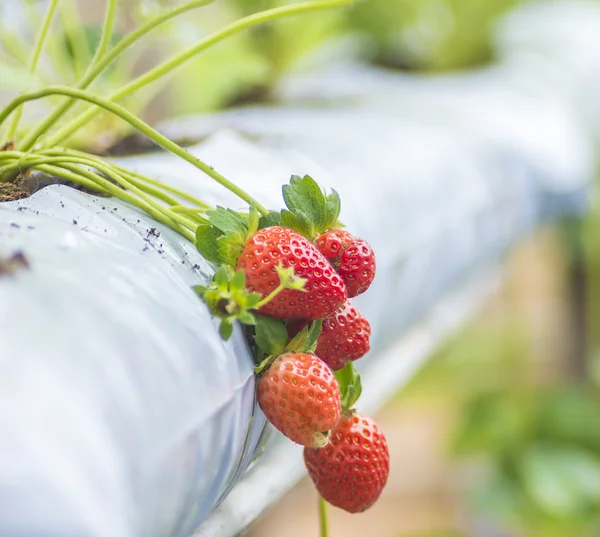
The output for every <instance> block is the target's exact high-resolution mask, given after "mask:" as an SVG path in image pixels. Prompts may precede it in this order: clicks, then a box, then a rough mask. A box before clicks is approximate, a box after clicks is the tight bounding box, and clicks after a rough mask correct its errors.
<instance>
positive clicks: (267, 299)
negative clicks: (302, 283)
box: [254, 283, 285, 310]
mask: <svg viewBox="0 0 600 537" xmlns="http://www.w3.org/2000/svg"><path fill="white" fill-rule="evenodd" d="M284 289H285V287H284V285H283V284H281V283H280V284H279V285H278V286H277V287H276V288H275V289H273V291H271V292H270V293H269V294H268V295H267V296H266V297H265V298H263V299H262V300H261V301H260V302H259V303H258V304H256V306H254V309H256V310H259V309H260V308H262V307H263V306H264V305H265V304H268V303H269V302H271V300H273V299H274V298H275V297H276V296H277V295H278V294H279V293H281V291H283V290H284Z"/></svg>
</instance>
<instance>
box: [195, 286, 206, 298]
mask: <svg viewBox="0 0 600 537" xmlns="http://www.w3.org/2000/svg"><path fill="white" fill-rule="evenodd" d="M192 289H193V290H194V291H195V292H196V293H197V294H198V295H200V296H204V294H205V293H206V291H208V287H206V285H192Z"/></svg>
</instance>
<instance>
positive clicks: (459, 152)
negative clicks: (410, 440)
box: [0, 13, 600, 537]
mask: <svg viewBox="0 0 600 537" xmlns="http://www.w3.org/2000/svg"><path fill="white" fill-rule="evenodd" d="M585 16H586V17H587V16H588V14H587V13H586V15H585ZM599 20H600V17H599ZM507 39H508V38H507ZM598 41H599V42H600V38H598ZM332 73H333V74H332V75H331V77H332V78H331V79H330V82H328V83H327V84H326V85H323V84H322V85H321V86H318V83H319V79H320V80H325V78H324V77H319V78H317V79H313V80H308V81H307V80H305V83H302V84H301V83H300V81H298V80H296V81H294V84H293V86H294V87H295V88H296V90H297V92H298V93H297V94H296V95H295V96H292V95H289V94H288V99H290V100H294V99H295V100H296V104H295V105H294V106H287V107H283V108H279V109H260V108H256V109H246V110H239V111H232V112H227V113H224V114H219V115H216V116H211V117H204V118H201V119H200V120H198V119H190V120H189V121H180V122H177V123H176V124H172V125H166V126H165V127H164V130H165V132H168V133H170V134H175V135H177V136H183V137H188V136H192V137H196V136H197V137H199V138H200V137H202V136H204V135H209V137H208V139H207V140H206V141H205V142H204V143H202V144H200V145H198V146H195V147H192V148H190V152H191V153H193V154H196V155H198V156H200V157H202V158H203V159H204V160H206V161H207V162H208V163H209V164H211V165H212V166H214V167H215V168H216V169H218V170H219V171H220V172H221V173H223V174H224V175H226V176H227V177H229V178H230V179H232V180H233V181H235V182H238V183H239V184H240V185H241V186H242V187H244V188H245V189H246V190H248V191H249V192H250V193H251V194H252V195H254V196H255V197H257V198H258V199H260V200H261V202H263V203H264V204H265V205H267V206H270V207H279V206H280V205H281V198H280V186H281V184H282V183H284V182H285V181H287V180H288V178H289V175H290V174H293V173H295V174H304V173H309V174H311V175H313V176H314V177H315V178H316V179H317V180H318V181H319V182H320V183H321V184H323V185H327V186H329V187H333V188H335V189H336V190H338V192H340V194H341V196H342V200H343V213H342V215H341V218H342V220H343V221H344V222H345V223H346V224H347V225H348V227H349V228H350V229H351V230H352V231H353V232H355V233H356V234H357V235H360V236H363V237H364V238H366V239H368V240H369V242H371V243H372V245H373V247H374V248H375V250H376V252H377V254H378V277H377V279H376V280H375V283H374V284H373V287H372V288H371V290H370V291H369V293H368V294H367V295H364V296H361V297H359V298H357V300H356V303H357V305H358V306H359V308H360V309H361V310H362V311H363V312H364V314H365V315H366V316H367V317H369V318H370V320H371V321H372V324H373V352H372V353H371V354H370V355H369V356H368V357H367V358H365V359H364V360H361V361H360V362H359V363H358V365H359V366H360V367H361V368H368V367H369V364H370V363H371V364H374V363H375V362H376V360H377V356H378V354H379V353H380V351H381V350H383V349H384V348H385V347H386V346H387V345H388V344H389V343H390V342H391V341H392V340H394V339H396V338H397V336H398V334H399V332H400V331H401V330H402V329H404V328H405V327H407V326H408V325H409V324H410V323H411V322H414V321H415V319H417V318H419V317H420V316H421V315H423V314H424V313H425V312H426V311H427V310H428V309H429V308H430V307H431V305H432V304H434V303H435V302H436V301H437V300H439V298H440V297H441V296H443V295H444V294H446V293H447V292H448V291H449V290H451V289H453V288H454V287H455V286H456V285H457V284H458V283H459V282H461V281H463V280H464V279H465V278H468V277H469V275H470V274H471V273H472V272H473V271H474V270H475V269H476V268H477V267H478V266H481V265H483V264H487V263H489V262H490V261H494V260H496V259H498V258H499V257H501V256H502V255H503V254H504V252H506V250H507V249H508V248H509V247H510V246H511V245H512V244H514V243H515V242H516V241H517V240H518V239H519V238H520V237H522V236H524V235H526V234H527V233H529V232H530V231H531V230H532V229H533V228H534V227H535V226H537V225H539V224H540V223H541V222H543V221H545V220H548V219H552V218H557V217H558V216H560V215H561V214H570V213H573V212H577V211H580V210H581V209H582V207H583V204H584V202H585V189H586V186H587V184H588V182H589V181H590V179H591V177H592V175H593V170H594V162H593V159H592V156H591V150H590V147H591V137H590V135H589V132H588V130H587V128H588V124H587V123H586V122H583V121H582V115H581V114H579V113H578V110H579V109H578V107H577V106H575V105H574V104H573V102H572V100H571V99H569V98H568V96H567V94H566V93H565V92H564V91H562V88H554V87H552V86H551V85H548V84H544V83H543V80H542V79H541V78H540V79H539V80H538V81H536V83H535V84H533V85H531V84H530V83H529V82H530V81H531V78H529V79H525V78H523V76H522V75H523V73H525V71H522V70H520V68H519V67H518V66H516V67H515V68H514V69H513V70H512V71H511V68H510V67H509V65H508V64H507V65H503V66H502V67H498V68H497V69H491V70H488V71H485V72H482V73H480V74H478V75H466V76H464V77H454V78H442V79H437V80H435V81H421V80H420V79H412V78H409V77H403V76H397V75H389V74H387V73H378V72H375V71H372V70H367V69H366V68H355V67H353V68H348V69H347V70H346V71H345V74H343V76H350V75H348V73H350V74H351V77H358V78H351V79H352V80H353V81H354V82H353V83H352V84H351V85H350V86H348V84H347V83H346V82H347V81H348V80H350V79H343V78H342V81H345V82H344V83H343V84H340V87H345V88H348V87H350V88H353V91H354V94H353V95H352V96H351V97H352V99H351V100H352V104H350V103H349V102H348V100H345V99H342V98H341V97H340V94H339V93H336V92H334V91H333V90H334V89H335V85H334V84H333V83H332V82H331V80H334V79H335V78H336V77H342V74H341V71H337V72H334V71H332ZM510 73H513V75H514V76H509V74H510ZM384 78H385V80H384ZM360 81H365V82H368V81H370V85H369V84H366V85H364V86H363V83H362V82H360ZM528 81H529V82H528ZM359 82H360V84H359ZM311 87H314V88H317V89H315V90H314V96H321V97H327V91H332V93H331V95H332V99H331V100H330V102H329V105H328V107H316V106H311V105H308V104H306V103H307V100H309V98H310V95H311V94H310V91H312V90H310V88H311ZM363 87H364V88H365V89H364V90H363V89H361V88H363ZM309 90H310V91H309ZM299 103H302V104H301V105H300V104H299ZM417 103H418V104H417ZM121 163H123V164H126V165H129V166H131V167H133V168H135V169H138V170H140V171H143V172H147V173H150V174H152V175H153V176H155V177H158V178H161V179H162V180H164V181H167V182H169V183H170V184H172V185H174V186H177V187H180V188H184V189H186V190H188V191H189V192H191V193H193V194H195V195H197V196H199V197H202V198H203V199H205V200H206V201H209V202H213V203H219V204H222V205H227V206H231V207H243V204H242V203H240V202H239V200H237V199H236V198H235V197H233V195H231V194H229V193H228V192H226V191H224V190H223V189H222V188H221V187H220V186H218V185H216V184H213V183H211V182H210V180H209V179H208V178H206V177H204V176H203V175H202V174H201V173H200V172H198V171H197V170H196V169H195V168H193V167H192V166H191V165H189V164H187V163H182V162H180V161H178V160H177V159H175V158H172V157H171V156H169V155H164V154H153V155H147V156H143V157H136V158H129V159H123V160H122V161H121ZM153 229H154V230H156V231H153ZM157 233H158V235H159V236H157ZM17 250H20V251H23V252H24V253H25V255H26V256H27V258H28V259H29V262H30V265H31V267H30V269H29V270H22V271H19V272H17V273H15V274H14V275H13V276H11V277H1V278H0V453H2V457H0V535H3V536H4V535H6V536H10V537H25V536H33V535H35V536H36V537H38V536H55V535H56V536H61V537H70V536H77V537H88V536H90V537H92V536H93V537H105V536H106V537H108V536H110V537H153V536H162V535H171V536H185V535H188V534H189V533H190V532H191V531H192V529H193V528H194V527H195V526H196V525H197V524H198V523H199V522H200V521H201V520H203V519H204V518H205V517H206V516H207V514H208V513H209V512H210V511H211V509H213V508H214V507H215V506H216V505H217V504H218V503H219V501H221V500H222V498H223V497H224V496H225V495H226V493H227V491H228V490H229V489H230V488H231V486H233V484H234V483H235V481H236V480H237V479H239V477H240V476H241V475H242V474H243V472H244V470H245V468H246V467H247V465H248V463H249V462H250V460H251V459H252V458H253V456H254V454H255V453H256V451H257V449H258V446H259V445H260V442H259V439H260V436H261V434H262V431H263V426H264V419H263V417H262V415H261V414H260V412H256V409H255V404H254V398H253V390H254V385H253V376H252V368H251V366H252V363H251V359H250V356H249V353H248V350H247V348H246V344H245V342H244V340H243V338H242V337H241V335H240V333H239V332H236V333H235V335H234V338H233V339H232V340H231V341H230V342H228V343H223V342H222V341H221V340H220V339H219V337H218V334H217V332H216V329H215V323H214V321H213V320H211V319H210V316H209V315H208V313H207V311H206V309H205V307H204V306H203V304H202V303H201V302H200V301H199V299H198V298H197V297H196V296H195V294H194V293H193V292H192V290H191V289H190V287H191V286H192V285H194V284H197V283H205V282H206V281H207V280H208V278H209V275H210V273H211V267H210V265H209V264H207V263H206V262H205V261H204V260H203V259H202V258H201V257H200V256H199V255H198V254H197V253H196V252H195V249H194V247H193V245H191V244H189V243H187V242H186V241H185V240H183V239H181V238H180V237H179V236H178V235H176V234H174V233H173V232H172V231H170V230H169V229H165V228H164V227H163V226H160V225H159V224H157V223H156V222H154V221H153V220H152V219H151V218H148V217H147V216H145V215H144V214H141V213H139V212H138V211H136V210H135V209H132V208H130V207H127V206H126V205H125V204H123V203H120V202H118V201H115V200H112V199H106V198H96V197H94V196H90V195H87V194H84V193H82V192H78V191H75V190H72V189H70V188H68V187H65V186H51V187H48V188H46V189H44V190H42V191H40V192H38V193H36V194H35V195H33V196H32V197H31V198H29V199H27V200H22V201H19V202H12V203H7V204H2V205H0V256H7V255H10V254H11V253H12V252H15V251H17Z"/></svg>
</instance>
